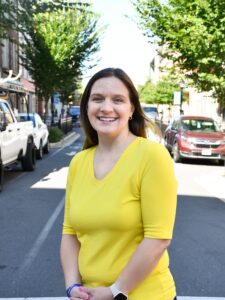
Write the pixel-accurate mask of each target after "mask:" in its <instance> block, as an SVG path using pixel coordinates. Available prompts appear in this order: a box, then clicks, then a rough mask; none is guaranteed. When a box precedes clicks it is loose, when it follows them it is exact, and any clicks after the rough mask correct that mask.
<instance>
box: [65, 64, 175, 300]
mask: <svg viewBox="0 0 225 300" xmlns="http://www.w3.org/2000/svg"><path fill="white" fill-rule="evenodd" d="M81 122H82V126H83V128H84V131H85V134H86V140H85V144H84V150H83V151H81V152H80V153H78V154H77V155H76V156H75V157H74V158H73V159H72V161H71V164H70V168H69V174H68V180H67V188H66V200H65V215H64V224H63V236H62V242H61V263H62V267H63V271H64V276H65V284H66V289H67V294H68V297H70V298H71V299H72V300H78V299H91V300H113V299H117V300H125V299H129V300H165V299H167V300H172V299H175V297H176V288H175V284H174V280H173V277H172V275H171V273H170V270H169V257H168V252H167V247H168V246H169V245H170V241H171V238H172V233H173V226H174V220H175V211H176V198H177V195H176V192H177V181H176V178H175V175H174V168H173V162H172V159H171V157H170V155H169V153H168V151H167V150H166V149H165V148H164V146H162V145H161V144H157V143H155V142H151V141H148V140H147V139H146V131H145V126H146V120H145V116H144V114H143V112H142V109H141V106H140V103H139V97H138V93H137V91H136V89H135V87H134V85H133V83H132V81H131V80H130V78H129V77H128V76H127V75H126V73H125V72H124V71H122V70H121V69H114V68H107V69H104V70H101V71H99V72H98V73H96V74H95V75H94V76H93V77H92V78H91V79H90V81H89V82H88V84H87V86H86V88H85V91H84V93H83V96H82V99H81Z"/></svg>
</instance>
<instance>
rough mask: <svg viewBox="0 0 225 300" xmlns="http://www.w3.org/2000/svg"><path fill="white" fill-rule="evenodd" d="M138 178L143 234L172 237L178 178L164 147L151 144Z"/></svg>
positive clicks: (150, 236) (162, 237) (160, 237)
mask: <svg viewBox="0 0 225 300" xmlns="http://www.w3.org/2000/svg"><path fill="white" fill-rule="evenodd" d="M147 152H148V153H147V157H146V165H145V168H144V171H143V174H142V180H141V210H142V219H143V227H144V237H147V238H159V239H171V238H172V235H173V227H174V222H175V214H176V204H177V180H176V178H175V174H174V164H173V161H172V159H171V157H170V154H169V153H168V151H167V149H166V148H165V147H164V146H162V145H160V144H156V143H151V144H150V145H149V149H148V151H147Z"/></svg>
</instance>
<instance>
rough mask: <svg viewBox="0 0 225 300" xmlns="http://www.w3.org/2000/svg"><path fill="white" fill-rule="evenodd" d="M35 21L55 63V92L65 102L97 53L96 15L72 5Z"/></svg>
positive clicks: (40, 16) (91, 64)
mask: <svg viewBox="0 0 225 300" xmlns="http://www.w3.org/2000/svg"><path fill="white" fill-rule="evenodd" d="M35 18H36V20H37V22H38V31H39V33H40V34H41V36H42V37H43V38H44V40H45V44H46V45H47V47H48V49H49V50H50V54H51V56H52V57H53V60H54V63H55V74H54V75H55V79H56V88H57V91H58V92H59V93H60V94H61V96H62V101H63V102H67V100H68V96H69V95H71V94H72V93H74V91H75V90H76V88H77V87H78V86H79V83H80V81H81V77H82V74H83V72H84V71H85V70H86V69H87V68H89V67H92V66H93V63H92V62H91V61H90V59H91V58H92V54H94V53H96V52H97V51H98V50H99V42H98V41H99V33H100V32H99V31H98V30H97V20H98V19H97V16H96V15H95V14H94V13H93V12H92V11H91V10H90V8H89V7H87V6H83V7H80V6H78V7H76V6H74V7H72V8H63V9H58V10H55V11H52V12H48V13H40V14H38V15H37V16H36V17H35ZM88 62H90V64H88Z"/></svg>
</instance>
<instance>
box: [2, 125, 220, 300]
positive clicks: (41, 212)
mask: <svg viewBox="0 0 225 300" xmlns="http://www.w3.org/2000/svg"><path fill="white" fill-rule="evenodd" d="M76 131H77V132H79V133H80V134H81V137H80V138H79V139H78V140H76V141H75V142H74V143H72V144H71V145H69V146H64V147H62V148H54V149H51V151H50V153H49V154H48V155H45V156H44V157H43V159H42V160H40V161H37V166H36V170H35V171H34V172H23V173H22V172H20V171H18V170H19V167H16V169H14V170H13V171H8V172H6V174H5V186H4V190H3V192H2V193H1V194H0V207H1V209H0V298H15V297H23V298H24V297H64V296H65V288H64V280H63V274H62V271H61V267H60V262H59V244H60V238H61V227H62V220H63V204H64V193H65V183H66V176H67V170H68V164H69V162H70V160H71V159H72V157H73V155H75V153H76V152H78V151H79V150H80V149H81V147H82V140H83V138H82V133H81V129H79V128H76ZM175 170H176V174H177V179H178V182H179V190H178V194H179V196H178V207H177V217H176V224H175V231H174V239H173V242H172V244H171V246H170V249H169V252H170V263H171V269H172V272H173V275H174V278H175V281H176V285H177V294H178V296H194V297H224V295H225V285H224V274H225V254H224V249H225V239H224V232H225V222H224V218H225V202H224V201H225V187H224V186H225V185H224V186H223V189H224V193H222V194H223V195H224V199H219V197H220V195H219V194H218V191H215V189H214V191H213V188H212V186H210V182H211V180H213V178H215V174H222V173H223V172H225V171H224V167H223V166H218V165H216V164H215V163H210V162H204V163H202V162H193V161H192V162H191V163H185V164H175ZM220 178H221V180H224V181H225V177H222V175H221V176H220ZM162 188H163V187H162ZM223 189H222V192H223ZM222 200H224V201H222ZM181 298H182V297H181ZM181 298H180V297H178V300H179V299H181ZM140 300H141V299H140Z"/></svg>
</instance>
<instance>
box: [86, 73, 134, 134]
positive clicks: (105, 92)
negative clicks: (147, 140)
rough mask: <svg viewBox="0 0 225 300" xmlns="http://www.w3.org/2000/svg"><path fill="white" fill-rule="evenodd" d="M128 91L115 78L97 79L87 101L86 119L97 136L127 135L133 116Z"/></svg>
mask: <svg viewBox="0 0 225 300" xmlns="http://www.w3.org/2000/svg"><path fill="white" fill-rule="evenodd" d="M133 111H134V109H133V105H132V104H131V102H130V96H129V91H128V89H127V87H126V86H125V85H124V83H123V82H122V81H121V80H120V79H118V78H116V77H106V78H101V79H98V80H97V81H96V82H95V83H94V84H93V86H92V89H91V93H90V97H89V100H88V109H87V113H88V118H89V121H90V123H91V125H92V127H93V128H94V129H95V130H96V131H97V134H98V136H108V137H116V136H118V135H121V134H123V133H126V132H127V133H128V131H129V127H128V120H129V117H131V116H132V114H133Z"/></svg>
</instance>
